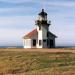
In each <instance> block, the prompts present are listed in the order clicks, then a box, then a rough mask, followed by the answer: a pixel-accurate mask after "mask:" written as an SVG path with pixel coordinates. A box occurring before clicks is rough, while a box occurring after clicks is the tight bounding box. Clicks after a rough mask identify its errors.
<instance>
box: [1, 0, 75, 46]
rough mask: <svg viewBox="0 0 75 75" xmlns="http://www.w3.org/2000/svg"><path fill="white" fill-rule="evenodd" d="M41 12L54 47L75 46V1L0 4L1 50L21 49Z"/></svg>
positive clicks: (10, 0)
mask: <svg viewBox="0 0 75 75" xmlns="http://www.w3.org/2000/svg"><path fill="white" fill-rule="evenodd" d="M42 8H44V9H45V11H46V12H47V13H48V20H50V21H51V25H50V27H49V30H50V31H51V32H52V33H54V34H55V35H56V36H57V37H58V38H56V46H75V0H0V46H22V45H23V44H22V37H23V36H24V35H25V34H27V33H28V32H30V31H31V30H33V29H34V28H36V25H35V20H36V19H37V17H38V13H39V12H41V9H42Z"/></svg>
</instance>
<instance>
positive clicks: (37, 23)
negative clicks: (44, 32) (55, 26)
mask: <svg viewBox="0 0 75 75" xmlns="http://www.w3.org/2000/svg"><path fill="white" fill-rule="evenodd" d="M35 24H36V25H40V24H43V25H46V24H47V25H51V21H47V20H41V21H40V20H37V21H35Z"/></svg>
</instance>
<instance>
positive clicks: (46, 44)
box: [23, 9, 56, 48]
mask: <svg viewBox="0 0 75 75" xmlns="http://www.w3.org/2000/svg"><path fill="white" fill-rule="evenodd" d="M47 16H48V14H47V13H46V12H45V11H44V9H42V10H41V12H40V13H39V14H38V19H37V20H36V21H35V25H36V29H34V30H32V31H31V32H29V33H28V34H26V35H25V36H24V37H23V45H24V48H54V47H55V38H56V36H55V35H54V34H53V33H51V31H49V26H50V25H51V21H49V20H48V18H47Z"/></svg>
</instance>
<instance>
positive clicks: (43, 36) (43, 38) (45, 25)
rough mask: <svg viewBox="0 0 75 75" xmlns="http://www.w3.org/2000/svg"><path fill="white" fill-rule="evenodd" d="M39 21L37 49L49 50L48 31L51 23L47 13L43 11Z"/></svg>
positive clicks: (37, 21) (37, 22) (37, 23)
mask: <svg viewBox="0 0 75 75" xmlns="http://www.w3.org/2000/svg"><path fill="white" fill-rule="evenodd" d="M38 15H39V16H38V20H36V25H37V32H38V43H37V48H47V47H48V46H47V42H48V41H47V40H48V35H47V33H48V31H49V25H50V21H48V20H47V13H46V12H45V11H44V9H42V11H41V12H40V13H39V14H38Z"/></svg>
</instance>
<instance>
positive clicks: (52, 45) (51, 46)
mask: <svg viewBox="0 0 75 75" xmlns="http://www.w3.org/2000/svg"><path fill="white" fill-rule="evenodd" d="M53 47H54V43H53V40H50V48H53Z"/></svg>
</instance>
